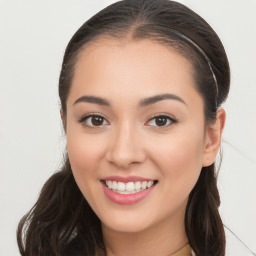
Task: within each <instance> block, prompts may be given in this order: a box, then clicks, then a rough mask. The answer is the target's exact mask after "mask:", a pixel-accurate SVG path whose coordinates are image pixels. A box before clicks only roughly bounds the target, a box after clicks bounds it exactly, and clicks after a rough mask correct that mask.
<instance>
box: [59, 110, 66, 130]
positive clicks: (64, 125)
mask: <svg viewBox="0 0 256 256" xmlns="http://www.w3.org/2000/svg"><path fill="white" fill-rule="evenodd" d="M60 117H61V120H62V125H63V129H64V131H65V132H66V117H65V115H64V113H63V110H62V109H61V110H60Z"/></svg>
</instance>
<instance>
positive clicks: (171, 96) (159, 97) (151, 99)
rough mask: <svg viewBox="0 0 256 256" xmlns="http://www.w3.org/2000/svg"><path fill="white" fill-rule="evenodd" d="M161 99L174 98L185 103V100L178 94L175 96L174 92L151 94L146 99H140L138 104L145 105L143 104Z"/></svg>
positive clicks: (149, 103) (146, 104)
mask: <svg viewBox="0 0 256 256" xmlns="http://www.w3.org/2000/svg"><path fill="white" fill-rule="evenodd" d="M162 100H176V101H179V102H181V103H183V104H185V105H187V104H186V102H185V101H184V100H183V99H182V98H180V97H179V96H177V95H175V94H170V93H165V94H159V95H155V96H152V97H149V98H146V99H142V100H141V101H140V103H139V106H141V107H145V106H148V105H151V104H154V103H157V102H159V101H162Z"/></svg>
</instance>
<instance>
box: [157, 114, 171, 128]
mask: <svg viewBox="0 0 256 256" xmlns="http://www.w3.org/2000/svg"><path fill="white" fill-rule="evenodd" d="M167 121H168V119H167V117H163V116H159V117H156V119H155V123H156V125H157V126H164V125H166V124H167Z"/></svg>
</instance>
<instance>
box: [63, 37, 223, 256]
mask: <svg viewBox="0 0 256 256" xmlns="http://www.w3.org/2000/svg"><path fill="white" fill-rule="evenodd" d="M149 53H150V54H149ZM192 74H193V68H192V66H191V64H190V62H189V61H188V60H187V59H185V58H184V57H182V56H181V55H180V54H178V53H177V52H176V51H175V50H173V49H172V48H167V47H166V46H162V45H160V44H158V43H155V42H152V41H149V40H141V41H131V40H122V41H120V40H116V39H111V38H104V39H101V40H98V41H96V42H93V43H91V44H89V45H88V46H87V47H85V49H84V50H83V51H82V52H81V53H80V55H79V58H78V61H77V63H76V66H75V72H74V77H73V81H72V85H71V90H70V93H69V96H68V99H67V113H66V116H63V115H62V118H63V121H64V123H65V124H66V126H65V131H66V135H67V152H68V155H69V159H70V163H71V166H72V170H73V174H74V177H75V180H76V182H77V184H78V186H79V188H80V190H81V191H82V193H83V195H84V197H85V198H86V199H87V201H88V203H89V204H90V206H91V207H92V209H93V210H94V212H95V213H96V214H97V216H98V217H99V219H100V220H101V223H102V232H103V238H104V243H105V246H106V251H107V255H108V256H110V255H118V256H126V255H134V256H137V255H140V256H143V255H147V256H150V255H152V256H153V255H163V256H164V255H170V254H173V253H175V252H176V251H178V250H179V249H180V248H181V247H182V246H184V245H185V244H186V243H187V242H188V240H187V236H186V232H185V227H184V213H185V209H186V204H187V200H188V196H189V193H190V192H191V190H192V189H193V187H194V185H195V184H196V182H197V179H198V177H199V175H200V172H201V168H202V167H203V166H208V165H210V164H212V163H213V162H214V160H215V157H216V155H217V152H218V149H219V144H220V140H221V134H222V130H223V127H224V122H225V112H224V110H223V109H219V110H218V112H217V118H216V121H215V122H211V123H210V124H206V123H205V119H204V112H203V99H202V97H201V96H200V94H199V93H198V92H197V90H196V89H195V83H194V79H193V75H192ZM167 93H168V94H172V95H175V96H178V97H179V98H180V99H181V100H182V101H183V102H181V101H179V100H176V99H163V100H160V101H157V102H155V103H152V104H149V105H146V106H141V104H140V103H141V101H142V100H143V99H145V98H148V97H152V96H155V95H162V94H167ZM82 96H94V97H101V98H104V99H105V100H106V101H107V102H108V103H109V106H106V105H101V104H97V103H90V102H83V101H81V102H78V103H76V104H74V103H75V102H76V101H77V99H79V98H80V97H82ZM92 113H93V114H97V115H100V116H102V117H103V118H104V119H103V120H104V121H103V123H102V125H100V126H96V127H95V126H92V123H91V119H90V118H87V119H83V122H79V121H80V120H81V119H82V118H83V117H85V116H86V115H90V114H92ZM159 114H161V115H167V116H169V117H171V118H172V119H174V120H176V122H172V121H169V119H167V120H168V122H167V123H166V125H164V126H157V123H156V119H152V118H153V117H155V116H157V115H159ZM112 175H118V176H123V177H126V176H131V175H135V176H140V177H144V178H150V179H154V180H157V181H158V183H157V185H156V187H155V188H154V190H153V191H152V192H151V193H150V194H149V195H148V196H147V197H146V198H144V199H143V200H141V201H139V202H137V203H135V204H132V205H120V204H116V203H114V202H112V201H111V200H110V199H109V198H108V197H106V195H105V194H104V192H103V188H102V183H101V182H100V180H101V179H102V178H103V177H106V176H112ZM131 244H132V246H131ZM149 244H150V246H149Z"/></svg>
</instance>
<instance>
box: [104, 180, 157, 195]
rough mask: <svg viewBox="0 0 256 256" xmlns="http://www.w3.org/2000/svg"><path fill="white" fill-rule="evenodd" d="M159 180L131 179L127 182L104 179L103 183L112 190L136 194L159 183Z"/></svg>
mask: <svg viewBox="0 0 256 256" xmlns="http://www.w3.org/2000/svg"><path fill="white" fill-rule="evenodd" d="M157 182H158V181H157V180H154V181H153V180H150V181H146V180H145V181H135V182H132V181H129V182H127V183H125V182H120V181H113V180H102V183H103V184H104V185H105V186H106V187H108V188H109V189H110V190H112V191H114V192H116V193H119V194H127V195H129V194H134V193H138V192H141V191H144V190H146V189H148V188H150V187H152V186H154V185H156V184H157Z"/></svg>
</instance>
